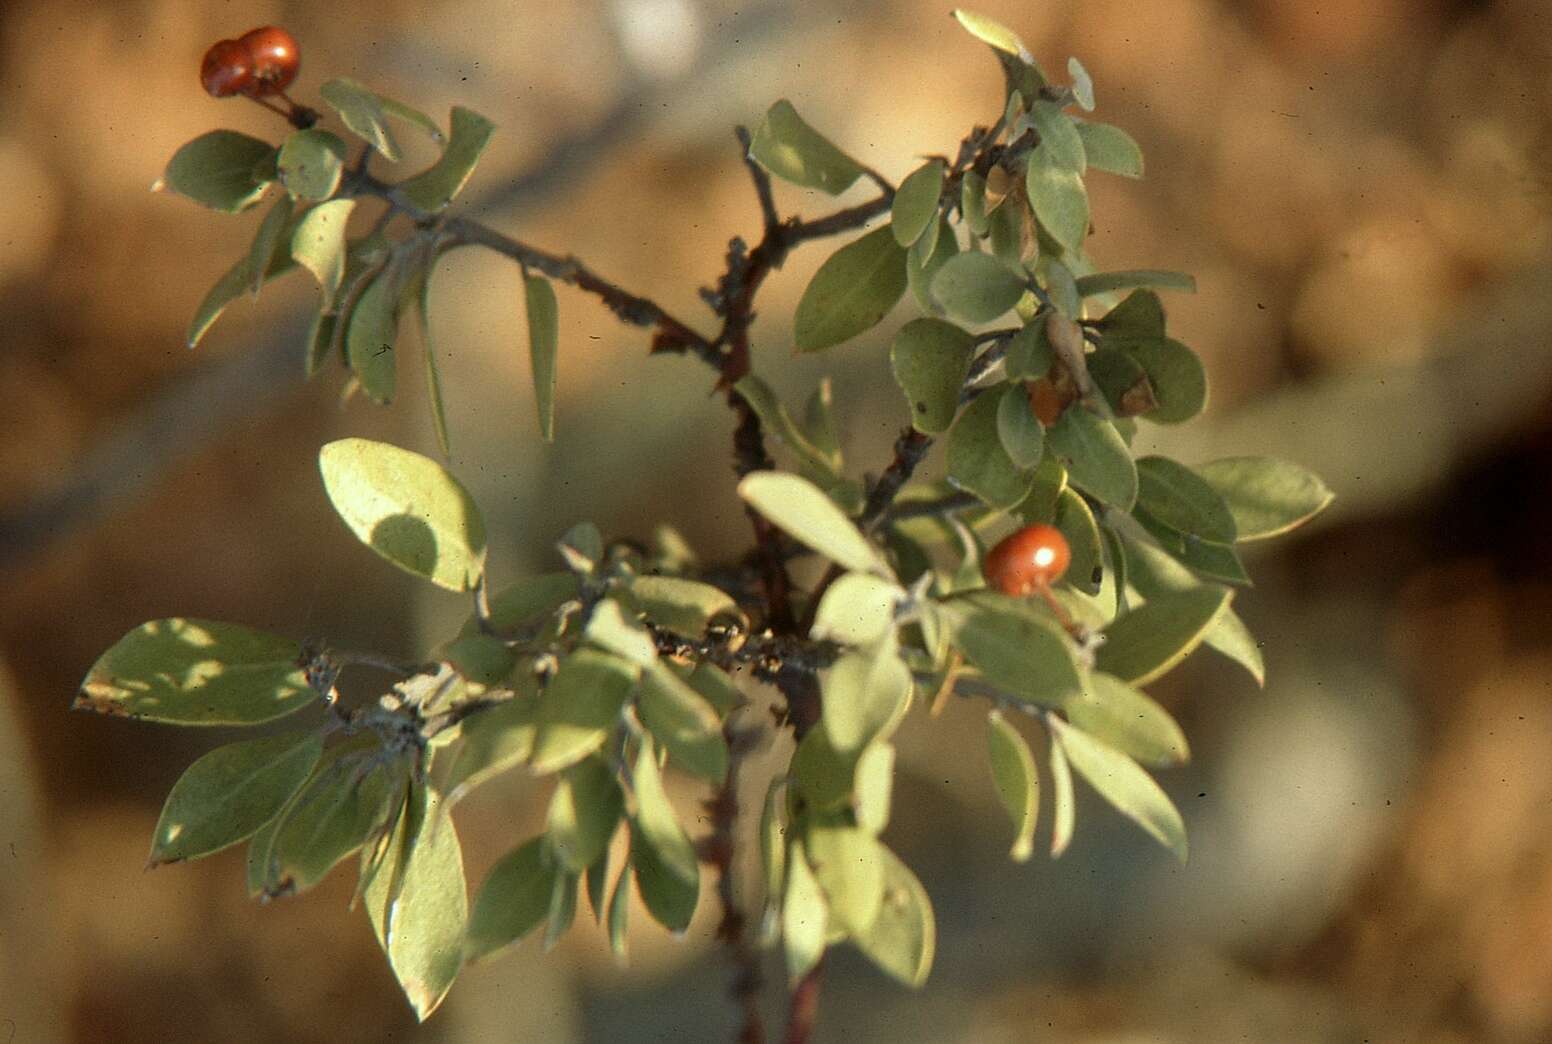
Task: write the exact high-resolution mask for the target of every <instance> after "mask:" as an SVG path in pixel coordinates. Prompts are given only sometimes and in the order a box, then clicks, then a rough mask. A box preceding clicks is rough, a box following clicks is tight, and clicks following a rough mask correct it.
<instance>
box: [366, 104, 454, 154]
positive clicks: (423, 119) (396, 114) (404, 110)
mask: <svg viewBox="0 0 1552 1044" xmlns="http://www.w3.org/2000/svg"><path fill="white" fill-rule="evenodd" d="M377 104H379V105H381V106H382V107H383V111H384V112H386V113H387V114H388V115H390V116H392V117H393V118H394V119H397V120H403V121H404V122H405V123H409V124H413V125H414V126H415V127H417V128H419V129H420V130H421V131H423V132H424V133H425V135H426V137H428V138H430V139H431V140H432V141H434V142H436V143H437V144H438V145H441V144H442V143H443V142H445V141H446V140H447V135H446V134H443V133H442V128H441V127H438V126H437V122H436V120H433V119H432V118H431V117H430V116H427V115H426V114H425V113H423V112H421V111H420V110H419V109H414V108H411V107H410V106H408V105H405V104H404V103H403V102H401V101H395V100H394V99H392V98H389V97H386V96H384V95H381V94H379V95H378V96H377Z"/></svg>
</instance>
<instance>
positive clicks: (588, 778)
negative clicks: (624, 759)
mask: <svg viewBox="0 0 1552 1044" xmlns="http://www.w3.org/2000/svg"><path fill="white" fill-rule="evenodd" d="M624 814H625V792H624V791H623V790H621V789H620V784H619V782H618V781H616V780H615V778H614V773H613V772H612V771H610V769H609V766H608V765H606V764H604V762H603V761H601V760H600V759H598V758H585V759H583V760H582V761H579V762H577V764H575V765H573V766H572V767H571V768H569V769H567V770H566V771H565V772H564V773H562V774H561V776H560V778H559V779H558V780H556V781H555V792H554V793H553V794H551V795H550V811H549V819H548V823H547V829H548V830H549V839H550V851H551V853H553V854H554V856H555V858H556V861H557V862H559V863H560V865H561V866H562V867H565V868H566V869H568V870H570V871H571V872H572V873H577V874H580V873H582V872H583V871H584V870H586V869H587V868H588V867H590V866H592V865H593V863H594V861H595V860H597V859H598V858H599V856H601V855H603V854H604V851H605V849H607V848H608V847H609V839H610V838H612V837H613V836H614V828H615V827H617V826H619V825H620V818H621V817H622V816H623V815H624Z"/></svg>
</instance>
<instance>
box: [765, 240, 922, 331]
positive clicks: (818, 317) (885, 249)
mask: <svg viewBox="0 0 1552 1044" xmlns="http://www.w3.org/2000/svg"><path fill="white" fill-rule="evenodd" d="M905 285H906V275H905V249H904V248H903V247H901V246H900V244H899V243H896V242H895V237H894V233H893V232H891V231H890V230H889V226H887V225H885V226H882V227H880V228H876V229H874V230H873V231H871V232H869V233H867V234H865V235H863V236H861V237H859V238H858V239H854V240H852V241H851V242H850V243H847V244H846V245H845V246H843V247H841V248H840V249H839V250H837V251H836V252H835V253H833V254H831V255H830V257H829V258H828V259H826V261H825V263H824V264H822V265H820V266H819V271H817V272H815V273H814V278H813V279H812V280H811V281H810V282H809V284H808V288H807V289H806V290H804V291H803V297H802V299H801V300H799V301H798V307H797V312H796V313H795V314H794V315H793V319H792V333H793V339H794V341H795V342H796V344H797V349H798V351H800V352H815V351H819V350H820V349H822V348H830V347H832V346H834V345H837V344H840V343H841V342H843V341H849V340H851V339H852V338H853V337H856V336H857V335H858V334H860V333H862V332H864V331H866V330H869V329H871V328H872V327H874V326H875V325H877V324H878V322H879V320H881V319H883V318H884V316H885V315H888V314H889V311H890V309H892V308H894V306H895V303H896V302H897V301H899V300H900V295H902V294H904V293H905Z"/></svg>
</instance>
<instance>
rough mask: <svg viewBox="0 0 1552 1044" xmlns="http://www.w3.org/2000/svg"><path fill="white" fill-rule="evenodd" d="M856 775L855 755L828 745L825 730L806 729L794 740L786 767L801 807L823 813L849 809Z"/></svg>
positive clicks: (828, 734) (826, 731) (827, 734)
mask: <svg viewBox="0 0 1552 1044" xmlns="http://www.w3.org/2000/svg"><path fill="white" fill-rule="evenodd" d="M856 773H857V757H856V755H850V756H848V755H843V754H841V753H840V752H838V751H837V750H836V749H835V747H834V746H832V745H831V743H830V733H829V731H828V730H827V729H809V730H808V734H807V735H806V736H804V737H803V738H802V739H801V740H799V741H798V746H797V750H795V751H793V754H792V762H791V764H790V766H789V768H788V774H789V775H790V776H791V778H792V781H793V783H794V785H795V786H796V789H797V791H798V793H799V794H801V795H802V798H803V801H804V803H805V805H806V806H807V807H808V808H811V809H817V810H820V811H824V812H835V811H840V810H842V809H846V808H849V807H850V806H851V803H852V793H853V784H854V782H855V780H856Z"/></svg>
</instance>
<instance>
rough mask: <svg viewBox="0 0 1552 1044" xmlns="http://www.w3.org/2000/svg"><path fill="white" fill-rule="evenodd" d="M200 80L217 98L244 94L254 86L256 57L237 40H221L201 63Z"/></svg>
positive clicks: (211, 48)
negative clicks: (254, 58)
mask: <svg viewBox="0 0 1552 1044" xmlns="http://www.w3.org/2000/svg"><path fill="white" fill-rule="evenodd" d="M199 82H200V83H201V84H203V85H204V88H205V91H206V93H208V94H211V95H213V96H215V97H217V98H227V97H230V96H231V95H233V94H240V93H242V92H243V91H246V90H247V89H248V88H249V87H252V86H253V58H252V56H251V55H250V54H249V51H248V48H247V47H246V46H245V45H244V44H241V43H239V42H238V41H236V40H217V41H216V42H215V43H213V44H211V45H210V50H208V51H206V52H205V60H204V61H203V62H200V64H199Z"/></svg>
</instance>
